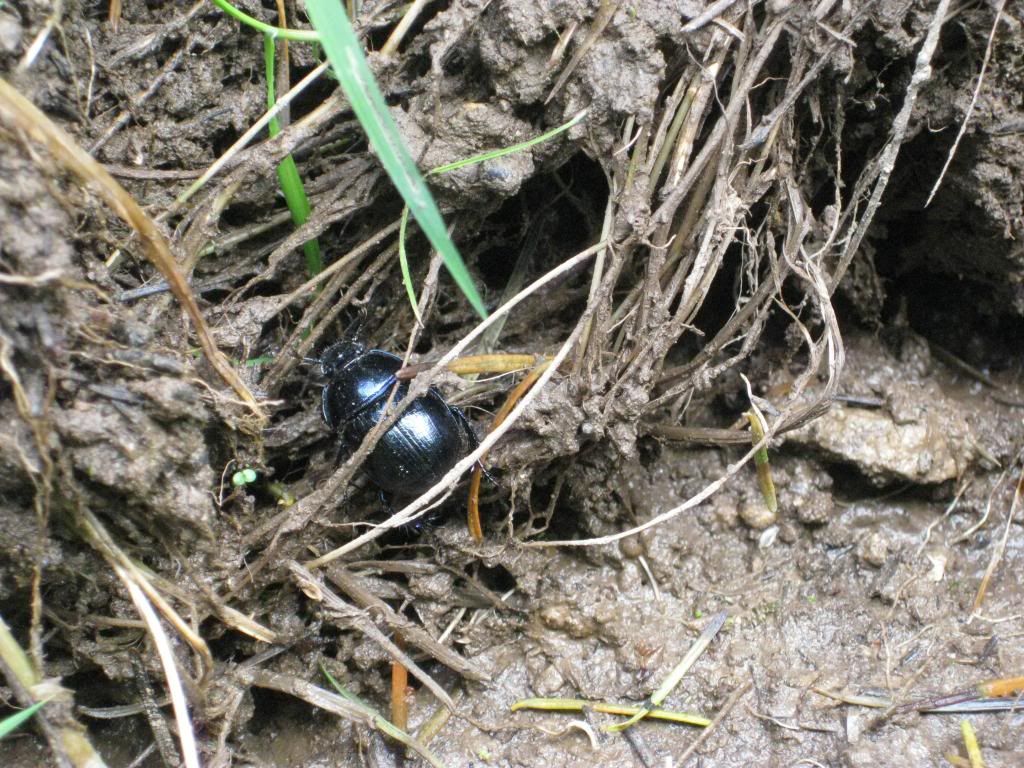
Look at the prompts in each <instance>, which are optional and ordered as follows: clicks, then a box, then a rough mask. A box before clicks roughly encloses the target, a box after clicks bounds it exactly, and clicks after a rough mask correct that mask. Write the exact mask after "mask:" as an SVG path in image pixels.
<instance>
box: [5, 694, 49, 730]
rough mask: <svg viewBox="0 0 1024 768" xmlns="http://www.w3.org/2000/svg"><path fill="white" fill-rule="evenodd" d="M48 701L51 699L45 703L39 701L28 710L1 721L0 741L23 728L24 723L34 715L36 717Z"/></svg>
mask: <svg viewBox="0 0 1024 768" xmlns="http://www.w3.org/2000/svg"><path fill="white" fill-rule="evenodd" d="M47 701H49V699H46V700H45V701H37V702H36V703H35V704H33V705H32V706H31V707H29V708H28V709H23V710H21V711H20V712H15V713H14V714H13V715H9V716H7V717H5V718H4V719H3V720H0V739H3V738H4V737H6V736H8V735H9V734H11V733H12V732H14V731H16V730H17V729H18V727H19V726H21V724H22V723H24V722H25V721H26V720H28V719H29V718H30V717H32V715H34V714H35V713H36V712H38V711H39V710H40V709H42V707H43V705H44V704H46V702H47Z"/></svg>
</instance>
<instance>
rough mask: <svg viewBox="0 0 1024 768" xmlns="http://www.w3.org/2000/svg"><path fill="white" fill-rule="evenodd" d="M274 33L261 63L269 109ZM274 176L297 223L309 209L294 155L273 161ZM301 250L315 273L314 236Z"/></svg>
mask: <svg viewBox="0 0 1024 768" xmlns="http://www.w3.org/2000/svg"><path fill="white" fill-rule="evenodd" d="M275 45H276V43H275V42H274V37H273V35H271V34H265V35H264V36H263V67H264V69H265V70H266V77H267V109H268V110H269V109H273V108H274V105H275V104H276V103H277V86H276V84H275V82H274V78H275V72H274V69H275V68H274V55H275V54H274V47H275ZM267 132H268V133H269V134H270V138H274V137H275V136H277V135H278V134H279V133H280V132H281V123H280V121H278V119H277V118H276V117H275V118H274V119H273V120H271V121H270V122H269V123H268V124H267ZM277 180H278V183H280V185H281V192H283V193H284V199H285V202H286V203H287V204H288V210H289V211H291V213H292V222H293V223H294V224H295V226H296V227H301V226H302V225H303V224H305V223H306V222H307V221H308V220H309V214H310V211H311V208H310V205H309V198H308V197H307V196H306V189H305V187H303V185H302V177H301V176H300V175H299V168H298V166H297V165H296V164H295V158H293V157H292V156H291V155H288V156H287V157H285V158H284V159H283V160H282V161H281V162H280V163H278V165H277ZM302 251H303V253H305V255H306V272H307V273H308V274H309V276H310V277H315V276H316V275H318V274H320V272H321V271H323V259H322V258H321V256H320V243H319V242H318V241H317V240H316V238H314V239H312V240H307V241H306V242H305V243H304V244H303V246H302Z"/></svg>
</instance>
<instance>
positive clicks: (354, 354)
mask: <svg viewBox="0 0 1024 768" xmlns="http://www.w3.org/2000/svg"><path fill="white" fill-rule="evenodd" d="M401 367H402V359H401V358H400V357H398V356H397V355H392V354H391V353H390V352H384V351H383V350H380V349H367V348H366V347H365V346H363V345H362V344H359V343H358V342H355V341H350V340H346V341H339V342H336V343H334V344H332V345H331V346H329V347H328V348H327V349H325V350H324V352H323V354H321V356H320V368H321V370H322V371H323V374H324V376H325V377H327V383H326V384H325V385H324V390H323V417H324V422H325V423H326V424H327V426H328V427H330V428H331V429H332V430H333V431H335V432H337V433H338V435H339V436H340V437H341V440H342V442H343V444H344V445H345V447H347V448H348V449H349V450H354V449H355V448H357V447H358V446H359V444H360V443H361V442H362V441H363V438H365V437H366V435H367V433H368V432H369V431H370V430H371V429H373V427H374V425H376V424H377V422H379V421H380V420H381V419H382V418H383V416H384V410H385V407H386V406H387V402H388V395H389V394H390V393H391V390H392V388H394V386H395V384H396V382H398V379H397V378H395V373H396V372H397V371H398V369H399V368H401ZM408 390H409V385H408V384H406V383H405V382H401V383H400V384H399V385H398V391H397V392H396V393H395V398H394V402H396V403H397V402H398V401H400V400H401V399H402V398H404V397H405V395H406V392H408ZM476 446H477V439H476V435H475V434H474V433H473V428H472V427H471V426H470V425H469V422H468V421H467V420H466V417H465V416H464V415H463V414H462V411H460V410H459V409H458V408H455V407H453V406H450V405H448V403H446V402H445V400H444V398H443V397H442V396H441V393H440V392H438V391H437V390H436V389H434V388H433V387H431V388H430V389H429V390H427V393H426V394H425V395H423V396H422V397H419V398H417V399H416V400H414V401H413V402H412V403H410V404H409V407H408V408H406V409H405V411H404V412H403V413H402V415H401V416H400V417H399V418H398V421H396V422H395V423H394V424H393V425H392V426H391V428H390V429H389V430H387V432H385V433H384V434H383V435H381V438H380V440H379V441H378V442H377V445H376V446H375V447H374V449H373V451H372V452H371V453H370V455H369V457H368V458H367V459H366V463H365V464H364V465H363V469H364V470H365V471H366V474H367V475H369V476H370V479H371V480H372V481H373V482H374V483H376V485H377V486H378V487H379V488H380V489H381V490H382V491H385V492H387V493H391V494H394V495H396V496H418V495H419V494H421V493H423V491H425V490H427V489H428V488H430V487H431V486H432V485H434V484H435V483H436V482H437V481H438V480H440V479H441V478H442V477H444V475H445V473H446V472H448V470H450V469H451V468H452V467H454V466H455V464H456V463H457V462H458V461H459V459H461V458H462V457H463V456H465V455H466V454H467V453H469V452H470V451H471V450H473V448H475V447H476Z"/></svg>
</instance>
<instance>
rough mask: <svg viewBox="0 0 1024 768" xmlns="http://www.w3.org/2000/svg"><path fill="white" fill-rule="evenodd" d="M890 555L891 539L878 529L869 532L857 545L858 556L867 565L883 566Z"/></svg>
mask: <svg viewBox="0 0 1024 768" xmlns="http://www.w3.org/2000/svg"><path fill="white" fill-rule="evenodd" d="M888 556H889V540H888V539H886V538H885V536H883V535H882V534H881V533H879V532H878V531H874V532H873V533H870V534H868V535H867V536H865V537H864V538H863V539H861V540H860V543H859V544H858V545H857V557H858V558H860V561H861V562H862V563H864V564H865V565H870V566H872V567H874V568H881V567H882V566H883V565H885V561H886V558H887V557H888Z"/></svg>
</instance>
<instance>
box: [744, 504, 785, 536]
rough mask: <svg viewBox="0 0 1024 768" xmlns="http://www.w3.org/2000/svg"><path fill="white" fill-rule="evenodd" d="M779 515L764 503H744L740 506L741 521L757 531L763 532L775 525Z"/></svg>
mask: <svg viewBox="0 0 1024 768" xmlns="http://www.w3.org/2000/svg"><path fill="white" fill-rule="evenodd" d="M778 517H779V516H778V515H777V514H776V513H775V512H771V511H770V510H769V509H768V507H766V506H765V505H764V501H762V500H761V499H757V500H756V501H744V502H743V503H741V504H740V519H741V520H742V521H743V522H744V523H746V524H747V525H748V526H749V527H751V528H753V529H754V530H755V531H763V530H764V529H765V528H768V527H769V526H771V525H775V522H776V521H777V520H778Z"/></svg>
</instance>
